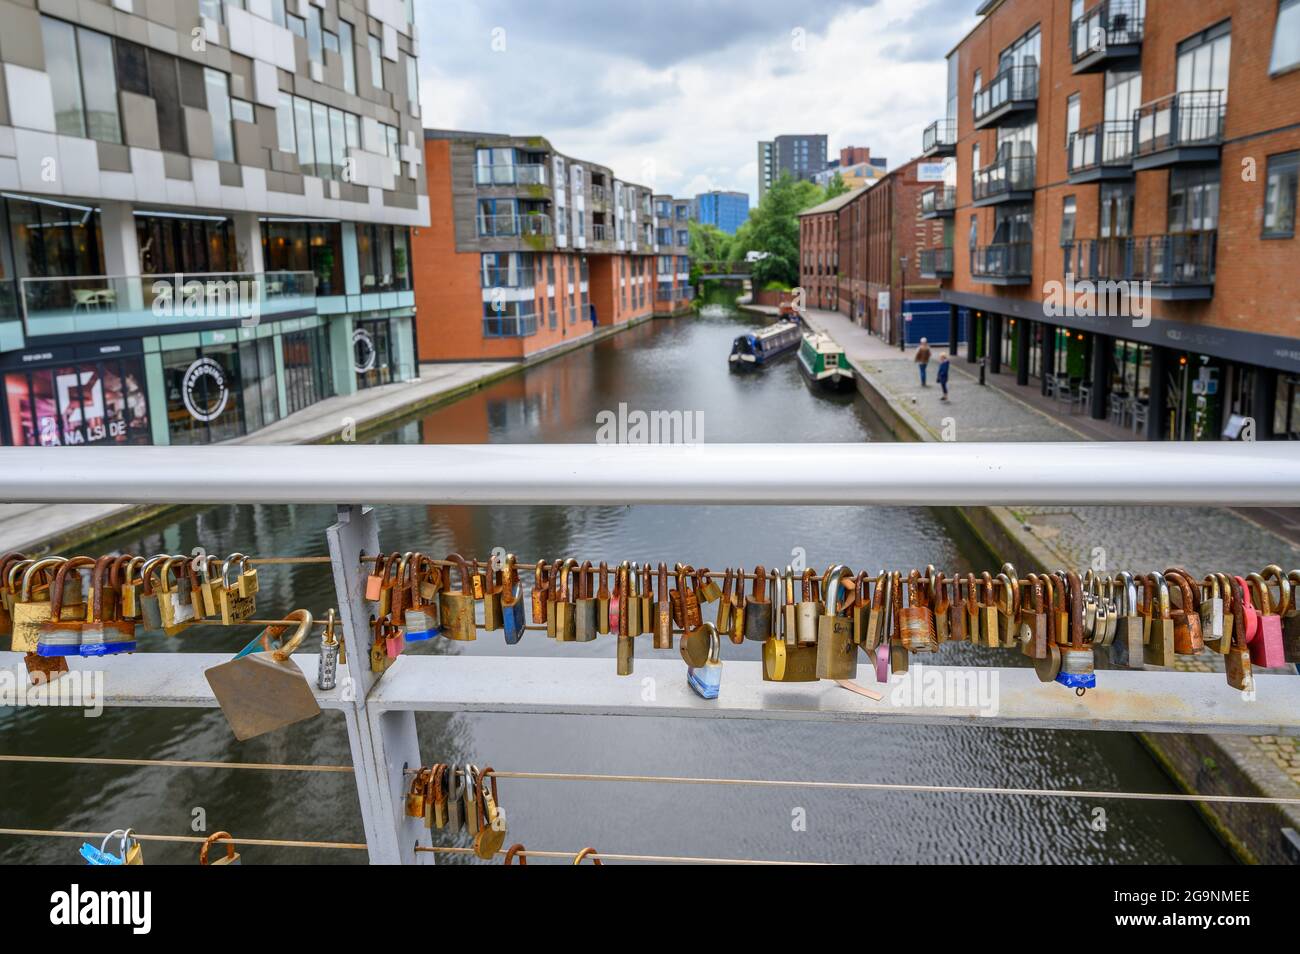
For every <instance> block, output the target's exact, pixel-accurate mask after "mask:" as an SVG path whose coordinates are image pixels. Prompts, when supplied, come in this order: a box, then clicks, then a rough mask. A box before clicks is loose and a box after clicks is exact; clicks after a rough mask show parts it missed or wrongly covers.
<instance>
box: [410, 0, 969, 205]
mask: <svg viewBox="0 0 1300 954" xmlns="http://www.w3.org/2000/svg"><path fill="white" fill-rule="evenodd" d="M755 5H757V6H758V7H764V4H762V3H750V4H748V5H746V6H747V7H754V6H755ZM488 6H491V4H488ZM587 6H590V10H591V11H592V14H591V16H592V17H594V18H595V19H590V18H589V19H586V20H584V18H583V15H582V11H581V9H579V11H578V13H577V14H575V10H574V8H575V7H577V8H582V7H587ZM615 6H616V5H612V4H609V3H608V0H605V2H604V3H601V4H599V5H595V4H589V3H588V2H586V0H584V2H581V3H579V2H577V0H551V2H534V3H532V4H530V5H528V9H529V11H530V12H529V13H528V14H526V15H520V16H518V17H517V18H516V16H515V14H513V13H506V12H505V11H504V10H494V11H491V12H490V13H489V12H487V11H485V10H482V9H478V8H475V7H471V6H469V5H463V6H453V5H449V4H443V3H438V4H428V5H422V9H421V14H420V16H421V37H422V43H421V72H422V74H423V87H424V98H423V104H424V117H425V124H426V125H428V126H431V127H437V128H451V129H470V130H478V131H491V132H505V133H516V134H530V135H542V136H545V137H546V138H548V139H549V140H550V141H551V142H552V143H553V144H554V145H555V146H556V148H558V149H560V150H561V151H563V152H565V153H567V154H569V155H572V156H576V157H578V158H581V159H587V160H590V161H593V162H598V163H601V164H603V165H608V166H611V167H612V168H613V169H614V170H615V172H616V174H617V175H619V176H622V177H625V178H627V179H631V180H633V181H639V182H643V183H644V184H646V185H651V186H653V187H654V188H655V189H656V191H661V192H671V193H673V194H675V195H685V196H689V195H694V194H695V193H696V192H700V191H704V190H705V189H707V188H718V189H736V190H739V191H744V192H749V193H750V196H751V201H753V200H754V199H755V198H756V195H757V182H756V179H755V176H756V172H757V167H756V156H755V149H756V143H757V141H758V140H760V139H770V138H772V137H773V136H775V135H778V134H781V133H823V132H824V133H826V134H827V135H828V136H829V140H830V148H831V152H832V155H834V154H835V152H836V151H837V150H838V149H839V148H840V147H841V146H849V145H854V146H868V147H870V148H871V151H872V154H873V155H876V156H880V155H883V156H886V157H888V159H889V162H890V166H891V167H893V166H896V165H899V164H901V163H903V162H905V161H906V160H908V159H910V158H911V157H912V156H914V155H915V154H916V153H917V151H918V150H919V149H920V142H921V131H922V129H923V128H924V127H925V126H926V125H927V124H928V123H929V122H931V121H932V120H934V119H937V118H939V117H940V116H941V115H942V114H943V110H944V102H945V83H946V67H945V64H944V60H943V52H944V51H946V50H948V49H950V48H951V47H952V46H953V45H954V44H955V43H956V42H957V40H959V39H960V38H961V36H962V35H963V34H964V33H965V32H966V30H968V29H969V28H970V26H971V25H973V23H974V22H975V17H974V16H973V8H974V6H975V3H974V0H929V3H928V4H924V5H922V6H919V7H918V4H917V2H916V0H878V2H876V3H874V4H872V5H870V6H862V5H858V6H856V7H853V8H849V9H842V8H843V7H844V5H843V4H839V3H824V4H821V5H820V7H821V9H820V12H819V13H818V15H817V17H813V16H812V15H810V14H809V13H808V12H807V11H797V10H795V11H790V12H789V13H788V14H787V13H786V12H785V11H787V10H790V8H789V6H788V5H787V4H784V3H782V4H780V5H779V11H780V15H779V16H778V15H777V12H774V11H775V10H776V9H777V8H775V7H773V8H772V9H767V8H764V9H762V10H759V11H758V14H757V15H755V16H753V17H749V18H747V19H746V20H745V21H744V23H743V24H741V25H740V27H738V29H737V30H736V31H733V33H732V34H731V35H728V34H726V33H721V34H719V37H720V42H718V43H716V44H712V45H710V44H702V43H701V42H700V41H699V38H698V35H697V34H696V33H694V32H693V30H694V29H695V27H696V26H697V24H696V22H695V20H694V19H693V18H692V14H690V13H689V11H688V10H687V8H686V5H683V4H681V3H675V2H672V0H661V2H660V3H659V4H658V5H657V7H656V8H657V9H659V10H660V11H661V15H660V16H658V17H656V18H655V19H654V20H653V21H650V22H647V21H646V20H645V18H644V15H641V18H640V19H639V20H637V19H634V18H627V21H626V26H624V27H622V29H623V30H624V31H627V32H636V34H637V36H635V37H633V36H624V35H623V34H620V33H619V32H618V31H617V30H616V29H615V27H616V26H617V24H612V23H611V21H610V19H609V17H608V16H607V15H601V14H599V13H597V12H596V11H600V12H601V13H603V14H608V11H609V10H610V9H611V8H612V7H615ZM561 8H562V9H563V12H564V17H563V18H562V19H563V23H564V24H565V28H564V29H557V28H555V27H554V25H553V21H552V20H550V19H548V18H547V16H546V15H547V13H548V11H559V10H560V9H561ZM837 11H838V12H837ZM787 16H788V18H789V19H790V23H789V24H788V25H786V24H785V23H784V22H782V20H783V19H785V18H786V17H787ZM801 16H802V17H804V18H805V19H806V20H807V21H808V22H811V23H817V22H820V23H821V25H820V27H815V26H803V25H801V24H800V23H799V22H797V21H798V19H799V18H800V17H801ZM818 17H819V18H820V20H818ZM711 22H713V23H714V24H715V27H714V28H717V27H716V23H717V22H718V21H716V20H715V21H711ZM584 23H587V24H589V26H588V27H586V28H584V26H583V24H584ZM796 28H799V29H802V30H803V31H804V33H803V42H802V49H797V48H796V46H797V45H798V44H796V43H793V42H792V40H791V31H792V30H794V29H796ZM494 29H497V30H498V31H499V30H501V29H504V31H505V32H504V34H502V33H500V32H498V33H496V34H494V33H493V30H494ZM720 29H722V30H724V31H725V29H726V25H725V22H722V26H721V27H720ZM643 34H644V35H643ZM687 36H690V37H691V38H692V40H691V42H690V43H686V42H681V43H680V47H681V49H682V50H683V51H684V52H683V54H682V55H680V56H674V55H673V51H674V47H673V46H672V44H673V43H674V42H675V40H674V38H675V37H676V38H681V37H687ZM737 37H738V38H737ZM494 38H495V39H496V41H497V45H498V46H500V45H501V40H503V39H504V43H505V49H504V50H502V51H498V52H494V51H493V49H492V43H493V39H494ZM665 44H668V46H667V47H665ZM651 175H652V176H653V179H654V181H646V179H647V177H648V176H651Z"/></svg>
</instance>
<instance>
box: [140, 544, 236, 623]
mask: <svg viewBox="0 0 1300 954" xmlns="http://www.w3.org/2000/svg"><path fill="white" fill-rule="evenodd" d="M246 559H247V557H245V556H244V555H243V554H242V553H232V554H231V555H230V556H229V557H227V558H226V559H225V560H223V561H222V563H221V582H220V586H219V588H218V589H217V609H218V610H220V611H221V624H222V625H223V626H232V625H234V624H235V623H239V622H242V621H243V620H246V619H252V618H253V616H254V615H256V613H257V597H256V596H244V595H243V594H241V593H240V592H239V583H238V577H239V564H240V561H242V560H246ZM166 566H167V565H166V564H164V565H163V569H162V570H161V571H160V572H161V574H162V578H163V579H164V580H165V579H166ZM231 567H234V568H235V576H234V578H232V577H231V575H230V569H231ZM166 600H167V594H166V593H165V592H160V593H159V594H158V601H159V605H160V607H163V624H164V625H163V632H167V628H166V623H167V619H166V615H167V613H166V609H165V605H166Z"/></svg>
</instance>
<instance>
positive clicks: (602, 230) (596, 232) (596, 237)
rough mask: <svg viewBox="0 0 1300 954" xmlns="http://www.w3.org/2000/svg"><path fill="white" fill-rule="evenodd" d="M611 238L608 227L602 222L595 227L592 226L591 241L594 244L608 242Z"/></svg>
mask: <svg viewBox="0 0 1300 954" xmlns="http://www.w3.org/2000/svg"><path fill="white" fill-rule="evenodd" d="M610 238H611V236H610V234H609V226H608V225H603V224H601V223H600V222H597V223H595V224H594V225H592V227H591V240H592V241H593V242H608V241H609V240H610Z"/></svg>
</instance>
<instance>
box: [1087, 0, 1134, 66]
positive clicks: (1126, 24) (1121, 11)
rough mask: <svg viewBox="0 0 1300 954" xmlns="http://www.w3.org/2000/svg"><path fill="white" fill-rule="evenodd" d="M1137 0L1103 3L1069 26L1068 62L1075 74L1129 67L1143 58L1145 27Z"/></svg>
mask: <svg viewBox="0 0 1300 954" xmlns="http://www.w3.org/2000/svg"><path fill="white" fill-rule="evenodd" d="M1143 7H1144V5H1143V4H1142V3H1141V2H1140V0H1102V2H1101V3H1099V4H1097V5H1096V6H1095V7H1093V8H1092V9H1091V10H1088V11H1085V12H1084V14H1083V16H1081V17H1079V18H1078V19H1077V20H1075V21H1074V22H1073V23H1072V24H1070V59H1071V61H1072V62H1073V64H1074V65H1073V71H1074V72H1075V73H1096V72H1098V71H1100V70H1107V69H1114V68H1116V67H1119V66H1130V65H1131V61H1133V60H1135V59H1137V58H1138V57H1139V56H1141V55H1142V32H1143V27H1144V26H1145V20H1144V18H1143V12H1144V11H1143Z"/></svg>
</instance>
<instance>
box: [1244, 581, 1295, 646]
mask: <svg viewBox="0 0 1300 954" xmlns="http://www.w3.org/2000/svg"><path fill="white" fill-rule="evenodd" d="M1273 570H1274V568H1273V567H1269V568H1268V569H1267V570H1265V571H1264V572H1265V573H1269V575H1270V576H1275V578H1277V579H1279V580H1280V583H1279V587H1281V586H1285V585H1286V577H1285V576H1282V575H1281V571H1280V570H1279V571H1277V572H1276V573H1274V572H1272V571H1273ZM1246 579H1248V580H1249V581H1250V591H1251V594H1252V595H1253V596H1254V597H1255V599H1256V600H1257V601H1258V603H1259V627H1258V630H1257V631H1256V635H1255V639H1254V640H1253V641H1252V642H1251V643H1250V662H1251V665H1254V666H1260V667H1262V668H1264V669H1271V668H1272V667H1274V666H1285V665H1286V647H1285V644H1284V643H1283V640H1282V617H1281V616H1279V615H1278V614H1276V613H1274V612H1273V597H1272V594H1271V593H1269V590H1268V581H1267V580H1265V579H1264V577H1263V576H1262V575H1261V574H1259V573H1250V574H1248V575H1247V577H1246ZM1279 605H1280V604H1279Z"/></svg>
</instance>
